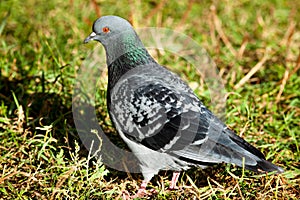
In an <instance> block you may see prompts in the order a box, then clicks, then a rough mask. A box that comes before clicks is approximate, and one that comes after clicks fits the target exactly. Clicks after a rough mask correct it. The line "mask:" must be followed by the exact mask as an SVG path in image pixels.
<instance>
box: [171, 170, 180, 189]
mask: <svg viewBox="0 0 300 200" xmlns="http://www.w3.org/2000/svg"><path fill="white" fill-rule="evenodd" d="M179 175H180V172H173V176H172V181H171V185H170V189H171V190H177V189H178V187H177V186H176V183H177V181H178V178H179Z"/></svg>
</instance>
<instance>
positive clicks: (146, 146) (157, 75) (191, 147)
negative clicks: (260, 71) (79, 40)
mask: <svg viewBox="0 0 300 200" xmlns="http://www.w3.org/2000/svg"><path fill="white" fill-rule="evenodd" d="M92 30H93V32H92V33H91V34H90V35H89V36H88V37H87V38H86V39H85V40H84V43H88V42H89V41H91V40H95V41H98V42H100V43H101V44H102V45H103V46H104V48H105V51H106V63H107V66H108V86H107V107H108V112H109V116H110V118H111V120H112V123H113V125H114V127H115V128H116V130H117V132H118V133H119V135H120V137H121V138H122V139H123V140H124V142H125V143H126V144H127V145H128V147H129V148H130V150H131V151H132V153H133V154H134V155H135V156H136V157H137V159H138V160H139V167H140V171H141V173H142V175H143V178H144V180H143V182H142V184H141V187H140V188H139V190H138V191H137V193H136V194H137V196H143V195H144V194H145V193H146V186H147V183H148V182H149V181H150V180H151V179H152V177H153V176H154V175H156V174H157V173H158V172H159V171H160V170H172V171H174V173H173V177H172V181H171V183H170V189H175V188H177V186H176V183H177V180H178V177H179V175H180V172H181V171H182V170H186V169H189V168H190V167H200V168H205V167H207V166H211V165H214V164H217V163H232V164H235V165H237V166H240V167H243V166H244V167H245V168H246V169H248V170H252V171H255V172H273V171H275V172H276V173H282V172H283V171H284V170H283V169H282V168H281V167H278V166H276V165H274V164H272V163H271V162H269V161H267V160H266V158H265V156H264V155H263V154H262V153H261V152H260V151H259V150H258V149H257V148H255V147H254V146H252V145H251V144H249V143H248V142H246V141H245V140H244V139H242V138H241V137H239V136H237V135H236V134H235V133H234V131H232V130H231V129H229V128H228V127H227V126H226V125H225V124H224V123H223V122H222V121H221V120H220V119H219V118H218V117H217V116H216V115H214V114H213V113H212V112H211V111H210V110H209V109H208V108H207V107H206V106H205V105H203V103H202V102H201V100H200V99H199V98H198V97H197V96H196V94H195V93H194V92H193V90H192V89H191V88H190V87H189V86H188V85H187V84H186V83H185V82H184V81H183V80H182V79H181V78H180V77H179V76H178V75H176V74H175V73H173V72H171V71H170V70H168V69H167V68H166V67H164V66H161V65H159V64H158V63H157V62H156V61H155V60H154V58H152V57H151V55H150V54H149V53H148V51H147V49H146V48H145V46H144V45H143V43H142V41H141V40H140V38H139V37H138V35H137V33H136V32H135V30H134V29H133V27H132V25H131V24H130V23H129V22H128V21H127V20H125V19H123V18H121V17H118V16H102V17H100V18H98V19H97V20H96V21H95V22H94V24H93V28H92Z"/></svg>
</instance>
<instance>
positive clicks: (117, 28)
mask: <svg viewBox="0 0 300 200" xmlns="http://www.w3.org/2000/svg"><path fill="white" fill-rule="evenodd" d="M128 33H129V34H130V33H134V30H133V28H132V26H131V24H130V23H129V22H128V21H127V20H125V19H123V18H121V17H118V16H103V17H100V18H98V19H97V20H96V21H95V22H94V25H93V32H92V33H91V34H90V35H89V36H88V37H87V38H86V39H85V40H84V43H88V42H89V41H91V40H96V41H98V42H101V43H102V44H103V45H104V46H106V45H109V43H112V42H114V41H116V40H115V39H116V38H118V37H120V36H121V35H124V34H128Z"/></svg>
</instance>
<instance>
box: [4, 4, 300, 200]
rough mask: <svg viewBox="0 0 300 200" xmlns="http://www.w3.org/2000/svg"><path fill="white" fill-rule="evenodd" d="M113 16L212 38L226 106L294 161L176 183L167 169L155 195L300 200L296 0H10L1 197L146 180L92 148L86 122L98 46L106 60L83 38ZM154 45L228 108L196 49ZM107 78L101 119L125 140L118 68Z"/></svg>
mask: <svg viewBox="0 0 300 200" xmlns="http://www.w3.org/2000/svg"><path fill="white" fill-rule="evenodd" d="M102 15H118V16H121V17H123V18H125V19H128V20H129V21H130V22H131V23H132V24H133V25H134V27H136V28H143V27H160V28H167V29H168V30H173V31H176V32H177V33H180V34H184V35H185V36H186V37H188V38H190V39H193V41H194V42H196V43H197V44H198V45H199V46H201V47H203V48H204V49H206V51H207V53H208V55H210V57H211V59H212V61H213V62H214V63H215V64H216V66H217V68H216V70H215V72H216V73H217V77H218V79H219V80H220V82H219V83H221V84H222V88H223V89H222V91H219V93H222V94H223V96H224V100H226V101H223V102H224V103H223V109H222V111H223V112H222V113H218V114H220V115H221V116H222V118H223V119H224V121H225V122H226V124H227V125H228V126H229V127H230V128H231V129H233V130H235V131H236V133H237V134H238V135H240V136H242V137H243V138H244V139H246V140H247V141H248V142H250V143H251V144H252V145H254V146H256V147H257V148H258V149H259V150H261V151H262V152H263V153H264V155H265V156H266V158H267V160H269V161H271V162H273V163H274V164H276V165H278V166H281V167H283V168H284V169H285V172H284V173H283V174H279V175H276V174H257V173H254V172H251V171H248V170H244V169H243V168H239V167H236V166H234V165H230V164H219V165H216V166H212V167H209V168H207V169H204V170H201V169H197V168H191V169H190V170H188V171H185V172H184V173H183V174H182V175H181V176H180V177H179V183H178V184H179V186H180V189H178V190H172V191H170V190H168V186H169V181H170V180H171V176H172V172H169V171H162V172H160V173H159V174H158V175H157V176H155V177H154V178H153V179H152V181H151V183H150V184H149V186H148V188H149V190H150V189H155V190H156V193H155V194H152V195H149V196H148V198H151V199H256V198H258V199H300V149H299V148H300V147H299V145H300V131H299V126H300V78H299V76H300V70H299V69H300V2H298V1H291V0H288V1H284V0H277V1H258V0H256V1H248V0H240V1H180V2H178V3H176V2H175V1H171V2H167V1H164V0H162V1H160V2H156V1H143V2H142V1H133V0H131V1H109V2H106V1H102V0H91V1H78V0H69V1H62V0H53V1H45V0H40V1H37V0H24V1H17V0H4V1H1V2H0V41H1V43H0V45H1V47H0V55H1V57H0V63H1V64H0V173H1V174H0V199H22V200H23V199H119V198H122V191H125V190H127V191H128V192H129V193H130V194H134V193H135V192H136V190H137V189H138V187H139V184H140V183H141V181H142V176H141V174H130V173H126V172H120V171H118V170H115V169H112V168H109V167H108V166H106V165H105V163H104V164H103V163H102V161H101V159H96V158H95V157H93V155H91V154H89V152H88V151H87V150H86V149H85V147H84V145H83V144H82V141H81V140H80V138H79V135H78V132H77V130H76V126H75V123H74V116H73V112H72V104H74V102H76V99H75V98H74V97H75V96H74V91H75V88H76V84H77V83H78V77H80V76H82V75H83V73H84V71H83V70H82V69H83V66H84V64H85V63H86V61H87V59H89V60H90V58H91V54H92V53H93V52H96V50H97V51H100V53H101V55H100V54H99V56H98V58H99V59H100V60H99V61H98V65H101V63H102V64H103V63H104V62H105V55H104V54H103V52H104V51H103V48H102V47H101V46H100V44H98V43H96V42H90V43H89V44H86V45H84V44H83V40H84V38H85V37H87V36H88V35H89V34H90V33H91V26H92V24H93V21H94V20H95V19H96V18H98V17H100V16H102ZM145 40H147V37H145V38H144V37H143V41H144V42H145V43H146V42H147V41H145ZM96 47H97V48H96ZM95 48H96V50H95ZM150 53H151V54H152V55H153V57H154V58H155V59H156V60H157V61H158V62H159V63H161V64H162V65H165V66H167V67H168V68H169V69H170V70H172V71H174V72H176V73H178V74H179V75H180V76H181V77H182V78H183V79H184V80H186V81H187V82H188V84H189V85H190V86H191V87H192V88H193V89H194V91H195V92H196V94H197V95H198V96H199V98H200V99H201V100H202V101H203V102H204V103H205V104H206V105H207V107H209V108H210V109H211V110H213V111H216V112H217V111H218V104H216V103H215V102H216V97H215V96H214V93H212V90H210V88H211V86H210V85H209V80H207V77H206V76H205V73H201V72H199V71H197V70H195V67H194V66H193V65H192V64H191V63H189V62H188V60H186V59H184V58H183V56H182V55H183V53H184V52H179V53H178V54H174V53H172V52H170V51H163V50H155V49H154V50H153V49H152V50H151V51H150ZM196 54H197V53H196ZM95 63H96V64H95V65H97V62H95ZM94 69H97V66H95V68H94ZM99 74H100V73H99ZM84 75H86V76H87V77H89V75H91V76H93V75H95V74H84ZM98 78H99V81H98V82H97V87H98V88H97V91H96V92H95V95H94V96H93V95H92V96H93V97H96V98H95V102H94V107H95V110H96V115H97V117H98V122H99V124H100V125H101V127H102V128H103V130H104V132H105V134H106V135H107V136H108V137H109V138H110V139H111V140H112V141H113V142H114V143H115V144H117V145H118V146H120V147H124V144H123V142H122V140H121V139H120V138H119V137H118V135H117V134H116V132H115V130H114V128H113V127H112V126H111V122H110V120H109V118H108V116H107V110H106V105H105V104H106V102H105V96H106V91H105V84H106V83H105V82H106V78H107V77H106V71H105V70H104V71H103V72H101V74H100V76H99V77H98ZM100 82H101V83H100ZM217 92H218V91H217ZM223 92H224V93H223ZM87 97H88V96H87ZM93 97H91V98H93ZM88 98H89V97H88ZM124 148H126V147H124Z"/></svg>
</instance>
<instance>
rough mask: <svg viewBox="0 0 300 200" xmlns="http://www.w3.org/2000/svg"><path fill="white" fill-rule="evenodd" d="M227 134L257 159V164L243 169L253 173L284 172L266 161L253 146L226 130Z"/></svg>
mask: <svg viewBox="0 0 300 200" xmlns="http://www.w3.org/2000/svg"><path fill="white" fill-rule="evenodd" d="M227 134H229V137H230V138H231V139H232V140H233V141H234V142H235V143H237V144H238V145H239V146H240V147H242V148H243V149H245V150H246V151H248V152H250V153H251V154H253V155H255V156H256V157H257V158H256V159H255V160H256V162H257V164H256V165H246V166H245V168H246V169H249V170H252V171H255V172H261V173H263V172H273V171H276V172H277V173H283V172H284V170H283V169H282V168H281V167H278V166H276V165H274V164H273V163H271V162H269V161H267V160H266V158H265V156H264V155H263V154H262V153H261V152H260V151H259V150H258V149H257V148H255V147H254V146H252V145H250V144H249V143H248V142H246V141H245V140H244V139H243V138H240V137H238V136H237V135H236V134H234V133H233V132H232V131H230V130H228V131H227Z"/></svg>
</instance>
